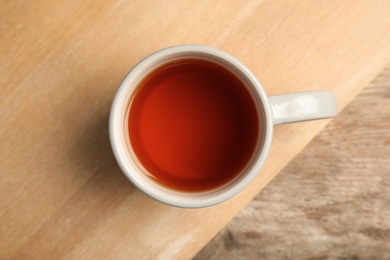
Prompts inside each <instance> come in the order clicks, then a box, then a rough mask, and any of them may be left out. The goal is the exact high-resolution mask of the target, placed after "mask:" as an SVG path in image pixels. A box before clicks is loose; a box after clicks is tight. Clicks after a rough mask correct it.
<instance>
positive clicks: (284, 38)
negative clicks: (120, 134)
mask: <svg viewBox="0 0 390 260" xmlns="http://www.w3.org/2000/svg"><path fill="white" fill-rule="evenodd" d="M389 11H390V2H388V1H342V2H339V1H299V2H291V1H254V0H253V1H218V2H215V3H213V4H210V2H209V1H181V2H178V3H175V4H168V3H167V2H166V1H157V0H156V1H147V2H145V1H120V0H118V1H114V0H111V1H104V2H99V3H98V2H96V1H91V0H89V1H73V0H71V1H66V2H65V1H43V0H36V1H31V2H29V1H20V0H19V1H18V0H17V1H2V2H1V3H0V17H2V18H1V20H0V25H1V26H0V86H1V89H0V110H1V114H0V122H1V127H0V144H1V146H0V174H1V181H0V223H1V224H0V258H6V259H8V258H15V259H26V258H27V259H42V258H46V259H55V258H63V259H96V258H101V259H104V258H116V259H129V258H139V257H144V258H157V257H159V258H161V259H167V258H187V257H191V256H193V255H195V254H196V252H198V250H199V249H200V248H202V247H203V246H204V245H205V244H206V243H207V242H208V241H209V240H210V239H211V238H212V237H213V236H214V235H215V234H216V233H217V232H218V231H219V230H220V229H222V228H223V227H224V225H225V224H226V223H228V221H229V220H230V219H231V218H232V217H233V216H235V214H236V213H237V212H238V211H239V210H240V209H241V208H242V207H243V206H244V205H245V204H246V203H247V202H248V201H250V200H251V199H252V198H253V197H254V196H255V195H256V194H257V193H258V192H259V191H260V190H261V189H262V188H263V187H264V186H265V185H266V184H267V183H268V182H269V181H270V180H272V179H273V177H274V176H276V174H277V173H278V172H279V171H280V170H281V169H282V168H283V167H284V166H285V165H286V164H287V163H288V162H289V161H290V160H291V159H292V158H293V157H294V156H295V155H296V154H297V153H298V152H299V151H300V150H302V149H303V147H305V145H306V144H307V143H308V142H309V141H310V140H311V139H312V138H313V137H314V136H315V135H316V134H317V133H318V132H319V131H320V130H321V129H322V128H324V127H325V126H326V124H327V123H328V122H329V120H323V121H316V122H308V123H302V124H293V125H285V126H280V127H278V128H276V129H275V134H274V142H273V146H272V150H271V153H270V156H269V159H268V161H267V163H266V165H265V167H264V169H263V170H262V172H261V174H260V175H259V176H258V178H257V179H256V180H255V181H254V182H253V183H252V184H251V185H250V186H248V188H247V189H246V190H245V191H244V192H242V193H240V194H239V195H238V196H236V197H235V198H233V199H231V200H229V201H227V202H225V203H223V204H220V205H218V206H215V207H210V208H206V209H199V210H184V209H178V208H172V207H169V206H166V205H162V204H160V203H157V202H155V201H153V200H152V199H150V198H148V197H147V196H145V195H144V194H142V193H141V192H140V191H138V190H137V189H135V188H134V187H133V186H132V185H131V184H130V183H129V182H128V181H127V180H126V178H125V177H124V176H123V174H122V173H121V172H120V170H119V168H118V166H117V164H116V162H115V160H114V158H113V156H112V152H111V149H110V146H109V142H108V133H107V121H108V111H109V108H110V105H111V101H112V98H113V96H114V94H115V91H116V89H117V87H118V85H119V83H120V82H121V80H122V79H123V77H124V76H125V74H126V73H127V71H128V70H129V69H131V67H132V66H134V64H135V63H136V62H138V61H139V60H140V59H141V58H143V57H144V56H146V55H147V54H149V53H151V52H153V51H155V50H157V49H160V48H163V47H166V46H170V45H175V44H185V43H196V44H204V45H209V46H212V47H216V48H219V49H222V50H224V51H226V52H228V53H230V54H232V55H233V56H236V57H237V58H239V59H240V60H241V61H243V62H244V63H245V64H246V65H247V66H248V67H249V68H250V69H251V70H252V71H253V72H254V73H255V75H256V76H258V77H259V79H260V81H261V82H262V84H263V85H264V88H265V90H266V92H267V93H268V94H270V95H272V94H281V93H287V92H294V91H303V90H315V89H323V90H333V91H334V92H335V93H336V95H337V99H338V102H339V105H340V109H342V108H343V107H344V106H345V105H346V104H348V103H349V102H350V101H351V100H352V99H353V98H354V96H356V95H357V94H358V93H359V92H360V90H361V89H362V88H363V87H364V86H366V85H367V84H368V82H369V81H370V80H371V79H372V78H374V76H375V75H377V73H379V71H381V70H382V68H383V67H384V66H385V65H386V64H387V63H389V62H390V16H389V15H388V13H389ZM286 133H288V134H286Z"/></svg>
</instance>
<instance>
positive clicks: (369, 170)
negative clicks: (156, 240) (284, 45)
mask: <svg viewBox="0 0 390 260" xmlns="http://www.w3.org/2000/svg"><path fill="white" fill-rule="evenodd" d="M389 108H390V65H389V66H387V67H386V69H385V70H383V71H382V72H381V74H379V75H378V76H377V77H376V78H375V80H374V81H373V82H371V83H370V85H369V86H367V87H366V88H365V89H364V90H363V92H362V93H361V94H359V96H357V98H356V99H354V100H353V101H352V102H351V103H350V104H349V105H348V106H347V107H346V108H345V109H344V110H343V112H342V113H341V114H340V115H339V116H338V117H337V118H336V119H335V120H333V121H332V122H331V123H330V124H329V125H328V126H327V127H326V128H325V129H324V130H323V131H321V133H320V134H319V135H318V136H316V137H315V138H314V139H313V141H311V142H310V144H309V145H308V146H307V147H306V148H305V149H304V150H303V151H302V152H301V153H299V154H298V155H297V157H296V158H294V160H293V161H292V162H291V163H289V164H288V165H287V167H286V168H284V169H283V171H282V172H281V173H280V174H279V175H278V176H277V177H276V178H275V179H274V180H273V181H272V182H271V183H270V184H269V185H268V186H267V187H266V188H265V189H264V190H263V191H262V192H261V193H259V194H258V195H257V196H256V197H255V199H254V200H253V201H251V202H250V203H249V204H248V205H247V206H246V207H245V208H244V209H242V210H241V211H240V213H239V214H238V215H237V216H236V217H235V218H234V219H233V220H232V221H231V222H229V224H228V225H227V226H226V227H225V228H224V229H223V230H222V231H221V232H220V233H219V234H218V235H217V236H216V237H215V238H214V239H213V240H212V241H211V242H210V243H208V244H207V246H206V247H205V248H204V249H203V250H202V251H201V252H200V253H199V254H198V255H197V256H196V257H195V258H194V259H390V145H389V144H390V109H389Z"/></svg>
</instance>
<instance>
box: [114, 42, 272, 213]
mask: <svg viewBox="0 0 390 260" xmlns="http://www.w3.org/2000/svg"><path fill="white" fill-rule="evenodd" d="M184 53H187V54H189V53H192V54H198V55H199V54H202V55H207V56H208V57H213V58H218V59H220V60H222V61H223V62H226V63H227V64H229V65H231V66H232V67H234V68H235V69H237V71H239V72H240V73H241V75H242V76H243V77H245V80H246V81H247V82H249V83H250V84H251V86H250V87H252V88H253V89H254V90H255V91H256V93H257V94H258V96H257V98H258V99H259V100H257V102H256V104H257V106H259V105H261V106H262V107H261V109H262V113H263V114H264V115H263V117H264V118H263V119H262V124H261V126H260V127H262V131H264V132H265V133H264V134H261V135H262V139H263V140H262V149H261V151H257V152H256V153H257V155H256V158H253V159H252V161H253V163H252V164H253V166H252V167H251V169H250V170H249V171H248V173H247V174H245V176H243V177H242V178H241V180H239V181H238V183H237V184H235V185H233V184H232V185H231V186H232V187H231V188H229V187H228V188H226V189H224V188H222V191H221V190H216V191H210V192H206V193H207V194H206V193H205V194H203V193H185V192H176V191H173V190H169V189H167V188H164V187H161V186H159V185H157V184H156V183H154V182H153V181H151V180H149V182H150V183H147V182H148V181H147V180H146V179H147V178H145V177H146V176H142V177H141V175H144V174H143V173H141V171H140V169H139V168H138V167H137V165H136V162H134V159H133V158H132V157H131V155H130V154H129V152H128V150H127V145H126V140H125V139H126V135H125V133H124V118H125V117H126V113H127V110H128V106H129V102H130V99H131V96H132V93H134V92H135V90H136V88H135V85H136V82H137V80H139V79H140V78H141V77H139V76H138V74H141V75H144V74H142V73H143V70H145V71H148V70H147V67H148V66H149V67H150V66H151V64H153V63H155V64H158V63H159V62H161V60H166V59H167V57H169V56H172V55H178V54H184ZM137 77H138V78H137ZM258 102H260V104H258ZM258 109H260V108H258ZM271 113H272V112H271V110H270V107H269V103H268V98H267V95H266V93H265V91H264V89H263V87H262V86H261V84H260V82H259V81H258V80H257V78H256V77H255V75H254V74H253V73H252V72H251V71H250V70H249V69H248V68H247V67H246V66H245V65H244V64H243V63H241V62H240V61H239V60H238V59H236V58H235V57H233V56H231V55H230V54H227V53H225V52H223V51H221V50H218V49H215V48H212V47H208V46H203V45H176V46H172V47H168V48H164V49H161V50H158V51H156V52H154V53H152V54H150V55H149V56H147V57H146V58H144V59H143V60H141V61H140V62H139V63H138V64H136V65H135V66H134V67H133V69H131V70H130V72H129V73H128V74H127V75H126V77H125V78H124V80H123V81H122V83H121V84H120V86H119V88H118V90H117V92H116V94H115V97H114V100H113V102H112V106H111V111H110V116H109V137H110V143H111V147H112V150H113V153H114V156H115V159H116V161H117V163H118V165H119V166H120V168H121V170H122V172H123V173H124V174H125V176H126V177H127V178H128V179H129V180H130V181H131V182H132V183H133V184H134V185H135V186H136V187H137V188H138V189H140V190H141V191H143V192H144V193H145V194H147V195H148V196H150V197H152V198H154V199H156V200H158V201H160V202H162V203H165V204H168V205H171V206H176V207H182V208H200V207H208V206H212V205H215V204H219V203H221V202H223V201H225V200H227V199H229V198H231V197H233V196H235V195H236V194H238V193H239V192H240V191H242V190H243V189H244V188H245V187H246V186H248V184H249V183H250V182H252V181H253V179H254V178H255V177H256V176H257V175H258V174H259V173H260V169H261V168H262V166H263V164H264V162H265V160H266V158H267V155H268V153H269V150H270V146H271V142H272V135H273V123H272V114H271ZM264 123H265V125H264V126H263V124H264ZM223 189H224V190H223Z"/></svg>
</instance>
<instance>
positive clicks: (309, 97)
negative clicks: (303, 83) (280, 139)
mask: <svg viewBox="0 0 390 260" xmlns="http://www.w3.org/2000/svg"><path fill="white" fill-rule="evenodd" d="M268 99H269V104H270V106H271V107H270V108H271V111H272V114H273V123H274V125H280V124H287V123H294V122H301V121H308V120H315V119H323V118H329V117H335V116H336V115H337V101H336V97H335V95H334V94H333V92H330V91H308V92H298V93H292V94H283V95H275V96H270V97H268Z"/></svg>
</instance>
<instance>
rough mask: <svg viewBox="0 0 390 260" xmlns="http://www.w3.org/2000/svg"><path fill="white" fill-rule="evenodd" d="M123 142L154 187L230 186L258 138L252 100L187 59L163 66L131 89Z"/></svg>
mask: <svg viewBox="0 0 390 260" xmlns="http://www.w3.org/2000/svg"><path fill="white" fill-rule="evenodd" d="M128 122H129V123H128V127H129V135H130V142H131V145H132V147H133V150H134V152H135V154H136V155H137V157H138V160H139V161H140V162H141V163H142V165H143V166H144V167H145V168H146V169H147V171H148V172H149V173H150V174H151V176H150V177H151V178H153V179H154V180H155V181H157V182H158V183H160V184H162V185H164V186H166V187H169V188H172V189H176V190H180V191H204V190H209V189H213V188H216V187H219V186H221V185H223V184H225V183H227V182H229V181H230V180H232V179H234V178H235V177H236V176H237V175H238V174H239V173H240V172H241V171H242V170H243V169H244V168H245V167H246V165H247V164H248V162H249V161H250V159H251V157H252V155H253V153H254V149H255V146H256V143H257V139H258V135H259V119H258V113H257V108H256V105H255V103H254V101H253V98H252V96H251V94H250V93H249V91H248V90H247V88H246V87H245V85H244V84H243V82H242V81H241V80H240V79H238V78H237V77H236V76H235V75H234V74H233V73H232V72H230V71H229V70H227V69H226V68H224V67H222V66H220V65H218V64H216V63H213V62H211V61H207V60H203V59H195V58H187V59H181V60H175V61H170V62H168V63H165V64H163V65H162V66H160V67H158V68H157V69H155V70H154V71H152V72H151V73H149V75H147V76H146V77H145V78H144V79H143V80H142V81H141V83H140V84H139V85H138V90H137V92H136V94H135V95H134V97H133V99H132V101H131V105H130V111H129V120H128Z"/></svg>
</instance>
